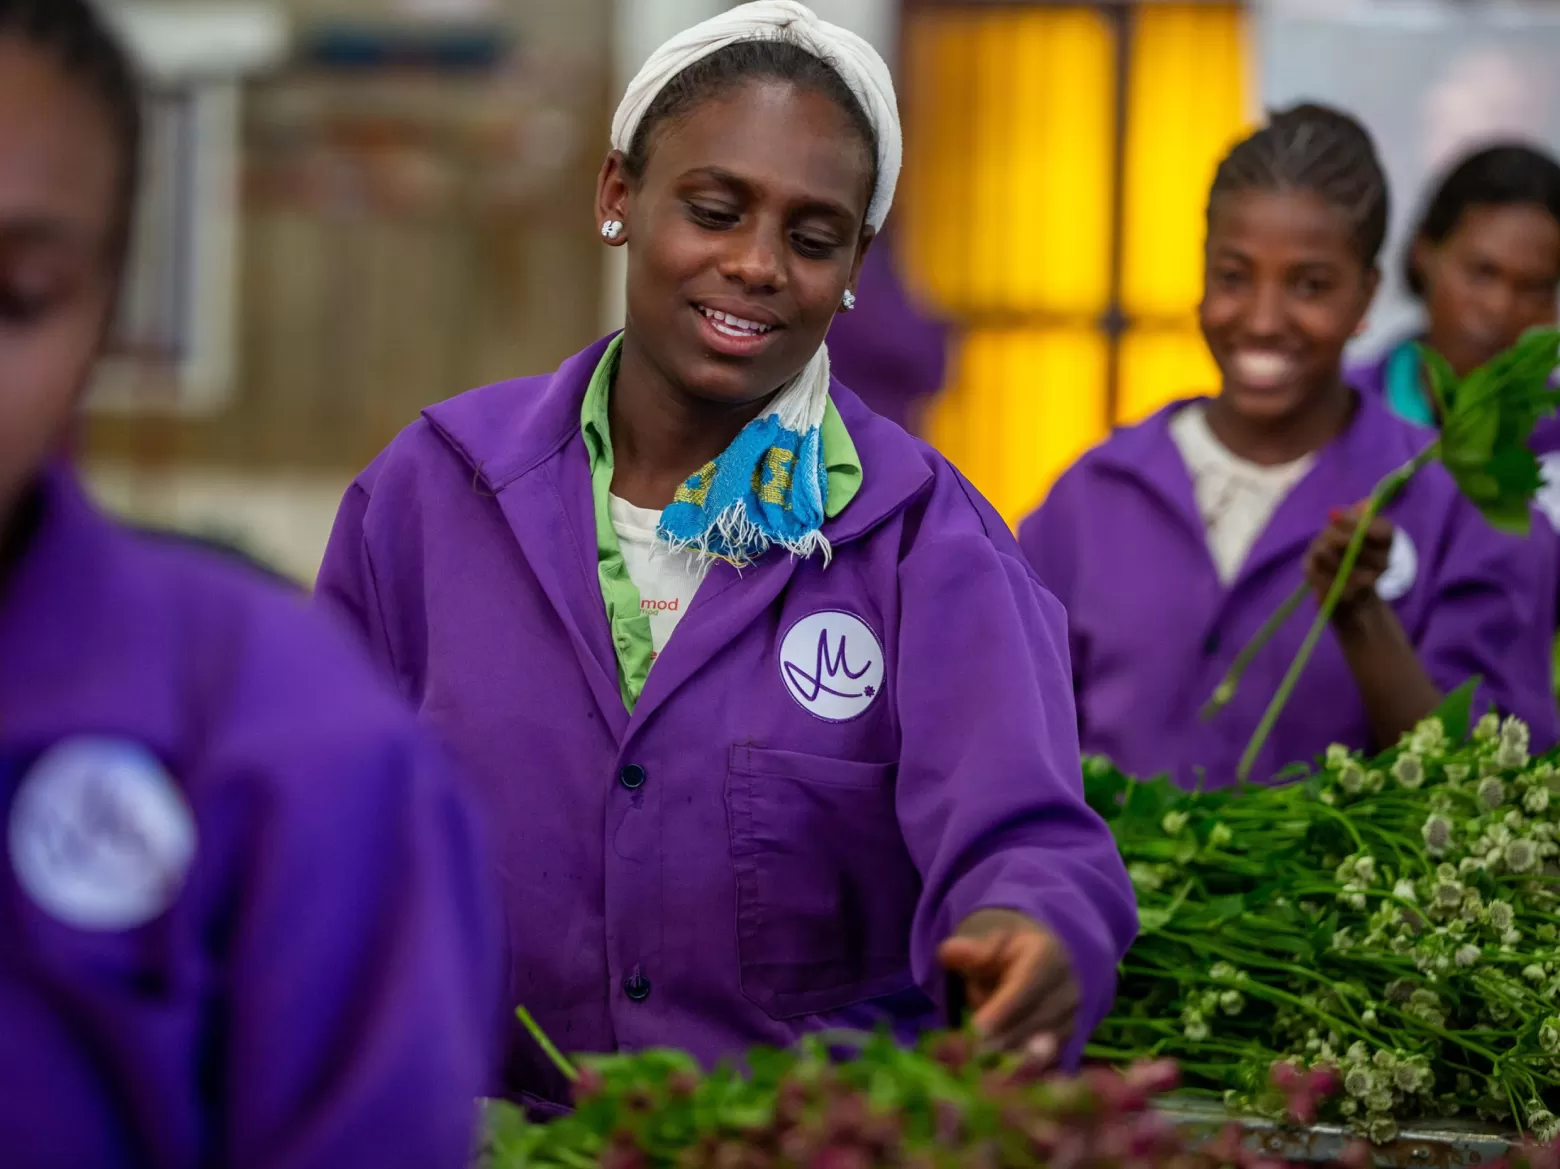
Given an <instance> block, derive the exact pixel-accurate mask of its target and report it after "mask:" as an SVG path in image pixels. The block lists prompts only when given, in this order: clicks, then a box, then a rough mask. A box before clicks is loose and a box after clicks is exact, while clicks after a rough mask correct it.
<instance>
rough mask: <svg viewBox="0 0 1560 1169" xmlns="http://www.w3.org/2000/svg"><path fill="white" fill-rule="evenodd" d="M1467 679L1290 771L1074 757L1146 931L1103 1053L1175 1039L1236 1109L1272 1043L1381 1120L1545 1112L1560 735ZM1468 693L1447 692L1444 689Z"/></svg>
mask: <svg viewBox="0 0 1560 1169" xmlns="http://www.w3.org/2000/svg"><path fill="white" fill-rule="evenodd" d="M1468 693H1469V691H1468V690H1466V689H1465V690H1464V691H1462V692H1460V693H1459V694H1458V695H1456V696H1454V699H1453V700H1452V701H1451V702H1449V704H1448V706H1447V707H1446V708H1443V711H1442V712H1441V713H1440V714H1438V715H1437V717H1435V718H1432V719H1430V720H1427V721H1426V722H1425V723H1423V724H1422V725H1421V726H1419V727H1418V728H1417V729H1416V730H1415V731H1414V732H1413V733H1412V734H1410V735H1407V736H1405V737H1404V739H1403V741H1402V742H1401V743H1400V744H1399V745H1398V746H1397V747H1396V748H1394V749H1393V750H1391V751H1388V752H1386V753H1385V754H1383V755H1381V756H1379V757H1378V758H1375V759H1369V760H1367V759H1363V758H1361V757H1359V756H1358V755H1356V754H1352V753H1350V752H1348V751H1346V750H1344V749H1342V748H1340V747H1334V748H1332V749H1331V750H1329V751H1328V752H1327V755H1326V758H1325V760H1323V761H1322V762H1321V764H1320V766H1319V768H1318V769H1317V770H1316V772H1315V773H1314V774H1311V775H1309V776H1307V777H1305V778H1303V779H1301V780H1299V781H1298V782H1295V783H1292V784H1290V785H1288V786H1273V787H1243V788H1233V789H1225V790H1222V791H1216V792H1208V793H1197V794H1192V793H1186V792H1183V791H1180V790H1178V789H1177V788H1175V787H1173V786H1172V785H1171V784H1170V783H1169V782H1168V781H1157V782H1148V783H1144V782H1139V781H1136V780H1133V779H1130V778H1128V777H1127V776H1124V775H1122V774H1121V773H1119V772H1118V771H1116V770H1115V769H1114V768H1112V767H1111V766H1110V764H1109V763H1107V762H1105V761H1102V760H1090V761H1089V762H1088V764H1087V766H1086V769H1085V770H1086V783H1087V787H1088V791H1089V798H1090V802H1091V804H1093V806H1094V807H1095V808H1096V809H1098V810H1099V811H1100V812H1101V813H1102V814H1103V815H1105V816H1106V817H1107V818H1108V819H1109V821H1110V823H1111V826H1112V829H1113V831H1114V832H1115V835H1116V838H1117V840H1118V842H1119V843H1120V845H1121V849H1122V853H1123V855H1124V857H1125V858H1126V860H1127V863H1128V867H1129V871H1130V873H1131V876H1132V881H1133V884H1134V886H1135V887H1136V889H1137V895H1138V903H1139V908H1140V914H1141V919H1142V932H1141V936H1140V937H1139V939H1138V941H1137V943H1136V944H1135V945H1134V946H1133V948H1132V950H1131V952H1130V953H1129V954H1128V956H1127V959H1126V962H1125V964H1124V968H1123V982H1122V988H1121V993H1120V996H1119V998H1118V1000H1117V1007H1116V1010H1115V1012H1114V1013H1113V1014H1112V1015H1111V1016H1110V1018H1109V1019H1108V1020H1107V1021H1106V1022H1105V1023H1104V1024H1103V1025H1102V1026H1101V1028H1100V1029H1099V1030H1098V1031H1097V1032H1096V1033H1095V1037H1094V1043H1093V1045H1092V1046H1091V1048H1090V1052H1091V1054H1092V1055H1093V1056H1095V1057H1097V1058H1103V1059H1110V1060H1118V1061H1119V1060H1128V1059H1139V1058H1148V1057H1172V1058H1174V1059H1176V1060H1177V1061H1179V1063H1180V1066H1181V1069H1182V1071H1183V1073H1184V1074H1185V1076H1186V1078H1187V1083H1188V1086H1189V1087H1191V1088H1193V1089H1198V1090H1202V1091H1206V1092H1216V1093H1218V1094H1220V1095H1221V1096H1222V1097H1223V1098H1224V1100H1225V1103H1226V1104H1227V1105H1228V1106H1229V1107H1230V1108H1231V1109H1232V1110H1237V1111H1244V1112H1250V1113H1255V1114H1258V1115H1269V1116H1276V1115H1277V1114H1278V1113H1280V1112H1281V1111H1282V1110H1283V1100H1282V1097H1281V1096H1280V1095H1279V1094H1277V1093H1275V1091H1274V1090H1273V1088H1272V1085H1271V1081H1270V1079H1269V1069H1270V1067H1272V1066H1273V1065H1274V1063H1275V1062H1279V1061H1282V1062H1287V1063H1289V1064H1292V1065H1293V1066H1295V1067H1297V1068H1305V1069H1312V1068H1326V1069H1330V1070H1332V1071H1334V1072H1335V1073H1336V1074H1337V1076H1338V1077H1339V1080H1340V1082H1341V1085H1342V1089H1343V1090H1342V1091H1341V1092H1340V1093H1338V1094H1337V1095H1336V1096H1334V1097H1332V1098H1330V1099H1329V1100H1328V1101H1327V1102H1326V1103H1325V1104H1324V1105H1323V1106H1322V1114H1323V1116H1324V1117H1325V1118H1327V1119H1330V1120H1336V1121H1339V1122H1342V1123H1344V1124H1346V1125H1348V1126H1349V1127H1351V1128H1352V1129H1353V1130H1354V1131H1356V1132H1358V1133H1360V1134H1362V1135H1364V1136H1367V1137H1369V1138H1370V1139H1372V1140H1374V1141H1378V1142H1381V1141H1387V1140H1390V1139H1392V1137H1393V1136H1394V1135H1395V1134H1396V1133H1397V1131H1398V1126H1399V1125H1400V1123H1402V1122H1403V1121H1406V1120H1409V1119H1412V1118H1435V1119H1451V1118H1459V1117H1467V1118H1469V1119H1477V1120H1481V1121H1483V1122H1486V1123H1497V1124H1501V1125H1509V1126H1511V1127H1514V1128H1520V1129H1522V1130H1524V1131H1526V1132H1528V1133H1531V1134H1532V1135H1533V1136H1534V1137H1535V1138H1537V1139H1539V1140H1541V1141H1544V1142H1549V1141H1552V1140H1553V1139H1554V1138H1555V1137H1556V1135H1557V1134H1560V1122H1557V1121H1556V1118H1555V1113H1556V1110H1557V1107H1560V863H1557V860H1560V767H1557V761H1560V757H1557V756H1555V755H1550V756H1547V757H1544V758H1532V757H1530V755H1529V753H1528V732H1527V728H1526V727H1524V726H1523V725H1522V724H1521V723H1520V722H1517V721H1515V720H1512V719H1507V720H1505V721H1501V720H1498V719H1496V718H1495V717H1494V716H1489V717H1486V718H1485V719H1483V720H1482V721H1481V722H1479V723H1478V725H1477V727H1476V728H1475V729H1474V730H1473V732H1472V734H1471V735H1470V734H1467V733H1466V732H1467V722H1468V718H1467V701H1468ZM1459 707H1460V709H1459Z"/></svg>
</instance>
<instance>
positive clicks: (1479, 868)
mask: <svg viewBox="0 0 1560 1169" xmlns="http://www.w3.org/2000/svg"><path fill="white" fill-rule="evenodd" d="M1488 867H1489V866H1488V865H1486V864H1485V863H1484V860H1483V859H1482V858H1481V857H1476V856H1465V857H1463V858H1462V860H1460V861H1458V862H1457V875H1458V876H1459V877H1466V876H1468V875H1469V874H1471V873H1482V872H1483V871H1484V870H1485V869H1487V868H1488Z"/></svg>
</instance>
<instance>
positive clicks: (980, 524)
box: [896, 484, 1137, 1060]
mask: <svg viewBox="0 0 1560 1169" xmlns="http://www.w3.org/2000/svg"><path fill="white" fill-rule="evenodd" d="M961 486H962V484H961ZM946 488H947V485H946V484H945V485H944V488H943V489H942V490H940V492H939V495H940V496H942V497H944V499H946V496H947V495H948V494H950V493H949V492H948V491H947V489H946ZM964 490H965V491H968V492H969V494H970V496H971V498H970V499H965V498H960V499H959V500H957V505H958V506H957V507H955V506H952V504H953V501H951V500H950V501H947V502H946V503H944V505H943V506H942V507H941V508H939V506H938V503H939V501H938V500H937V499H934V500H933V502H932V504H931V505H929V509H928V516H927V518H926V520H925V523H924V524H923V526H922V529H921V534H920V536H919V537H918V539H917V543H916V545H915V546H914V547H913V548H912V549H911V550H910V552H909V553H908V555H907V556H906V557H905V558H904V560H903V562H902V564H901V571H900V593H901V612H900V625H899V629H900V632H899V645H898V653H897V655H896V661H897V665H896V670H897V693H898V696H899V710H900V719H901V724H902V732H901V733H902V736H903V742H902V746H901V750H900V764H899V781H898V796H897V798H898V808H899V817H900V821H901V825H902V829H903V831H904V834H905V840H906V842H907V843H908V845H909V847H910V851H911V855H912V856H913V858H914V860H915V862H916V865H917V867H918V868H919V869H920V871H921V874H922V877H923V881H924V885H925V892H924V893H923V896H922V901H921V904H920V906H919V908H918V912H917V915H916V921H915V927H914V933H913V938H912V955H913V961H914V963H915V974H916V978H917V980H918V981H920V982H921V983H922V985H923V986H933V985H936V983H935V980H936V978H937V977H938V975H937V971H936V957H935V952H936V948H937V946H938V944H939V943H940V942H942V941H943V940H944V939H945V938H947V937H948V936H949V935H950V934H951V933H952V932H953V931H954V929H956V928H957V926H958V925H959V923H960V922H962V921H963V920H964V919H965V918H966V917H968V916H969V915H970V914H972V913H974V912H975V911H976V910H979V909H987V908H1004V909H1013V910H1017V911H1019V912H1021V913H1024V914H1026V915H1028V916H1029V917H1031V918H1033V919H1035V920H1037V921H1039V922H1042V923H1043V924H1045V925H1047V926H1048V927H1050V928H1051V929H1052V930H1053V931H1054V932H1055V933H1056V934H1057V936H1058V937H1059V938H1060V939H1061V941H1062V942H1063V943H1064V944H1065V946H1066V947H1067V950H1068V953H1069V955H1070V957H1071V959H1072V964H1073V972H1074V975H1075V977H1076V979H1077V982H1078V986H1079V989H1080V991H1081V992H1082V996H1083V1001H1082V1006H1081V1008H1080V1011H1079V1017H1078V1027H1077V1031H1076V1033H1075V1036H1074V1040H1073V1043H1072V1044H1071V1045H1070V1048H1069V1058H1070V1059H1073V1060H1076V1058H1077V1057H1078V1055H1079V1053H1080V1052H1081V1050H1082V1047H1083V1044H1084V1042H1085V1040H1086V1039H1087V1036H1088V1034H1089V1032H1090V1031H1092V1030H1093V1028H1094V1027H1095V1025H1096V1024H1097V1023H1098V1022H1099V1021H1100V1019H1102V1018H1103V1017H1104V1016H1105V1014H1106V1012H1107V1011H1108V1010H1109V1009H1110V1005H1111V1001H1112V999H1113V998H1114V996H1115V988H1116V966H1117V964H1118V963H1119V962H1120V960H1121V958H1122V956H1123V954H1125V952H1126V949H1127V947H1128V945H1129V944H1130V943H1131V941H1132V939H1133V937H1134V935H1135V934H1136V932H1137V908H1136V903H1135V899H1134V897H1133V892H1132V886H1131V883H1130V882H1129V881H1128V880H1127V875H1126V870H1125V867H1124V866H1123V864H1122V861H1121V856H1120V853H1119V852H1118V850H1117V848H1116V844H1115V841H1114V839H1113V838H1112V837H1111V834H1110V831H1109V829H1108V828H1107V827H1106V825H1105V823H1104V822H1103V821H1102V820H1101V819H1100V818H1099V817H1098V816H1097V815H1095V813H1094V812H1093V811H1091V810H1090V809H1089V807H1088V805H1087V804H1086V803H1085V802H1084V798H1083V781H1082V772H1081V765H1080V761H1079V753H1078V733H1077V727H1076V718H1075V715H1074V712H1073V693H1072V682H1071V678H1070V675H1069V670H1068V661H1067V647H1066V640H1065V638H1066V634H1065V618H1064V616H1063V613H1062V609H1061V606H1060V605H1058V604H1057V602H1056V600H1055V599H1054V598H1053V597H1051V596H1050V595H1049V594H1048V593H1047V592H1046V591H1045V590H1044V589H1043V588H1041V587H1040V586H1039V584H1038V583H1037V582H1036V581H1035V578H1034V576H1033V574H1032V573H1030V572H1029V570H1028V569H1027V568H1026V566H1025V565H1024V563H1023V561H1022V558H1021V555H1020V552H1019V549H1018V547H1017V545H1016V544H1015V543H1014V541H1013V538H1012V536H1011V534H1010V533H1009V532H1008V530H1007V528H1006V527H1005V526H1003V525H1002V522H1001V520H1000V519H999V518H998V517H997V516H996V514H995V513H994V512H991V511H990V509H989V507H987V506H986V505H985V503H984V501H982V500H979V498H978V496H974V493H973V491H972V490H971V489H969V488H967V487H965V488H964ZM953 493H956V494H961V495H962V492H960V491H959V488H957V487H955V488H953ZM972 502H973V503H974V511H973V512H972V511H971V503H972ZM939 511H941V512H942V513H943V514H942V515H939V514H938V512H939ZM957 512H961V513H962V514H954V513H957ZM939 529H942V530H939Z"/></svg>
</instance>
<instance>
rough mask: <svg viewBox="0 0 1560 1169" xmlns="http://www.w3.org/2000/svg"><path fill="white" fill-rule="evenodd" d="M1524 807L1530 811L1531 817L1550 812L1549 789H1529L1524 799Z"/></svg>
mask: <svg viewBox="0 0 1560 1169" xmlns="http://www.w3.org/2000/svg"><path fill="white" fill-rule="evenodd" d="M1522 806H1523V807H1524V808H1526V809H1527V810H1528V814H1529V815H1533V816H1541V815H1543V814H1544V813H1545V812H1547V811H1548V810H1549V789H1548V788H1547V787H1535V788H1531V789H1529V791H1528V793H1527V794H1526V795H1525V796H1523V797H1522Z"/></svg>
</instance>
